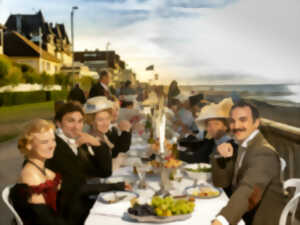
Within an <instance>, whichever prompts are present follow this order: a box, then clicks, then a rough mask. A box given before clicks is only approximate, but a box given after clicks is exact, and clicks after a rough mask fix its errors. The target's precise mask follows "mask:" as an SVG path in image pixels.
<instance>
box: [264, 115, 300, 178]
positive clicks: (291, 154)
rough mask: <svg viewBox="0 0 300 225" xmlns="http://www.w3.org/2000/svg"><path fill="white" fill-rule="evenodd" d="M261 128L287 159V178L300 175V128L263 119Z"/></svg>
mask: <svg viewBox="0 0 300 225" xmlns="http://www.w3.org/2000/svg"><path fill="white" fill-rule="evenodd" d="M260 130H261V131H262V133H263V134H264V136H265V138H266V139H267V140H268V141H269V142H270V144H271V145H273V146H274V147H275V148H276V150H277V151H278V152H279V154H280V156H281V157H283V158H284V159H285V160H286V162H287V169H286V171H285V179H288V178H293V177H300V128H297V127H293V126H289V125H286V124H283V123H279V122H275V121H272V120H268V119H262V125H261V127H260Z"/></svg>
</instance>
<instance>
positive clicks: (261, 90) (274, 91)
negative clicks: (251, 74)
mask: <svg viewBox="0 0 300 225" xmlns="http://www.w3.org/2000/svg"><path fill="white" fill-rule="evenodd" d="M179 88H180V89H181V90H182V92H183V94H186V95H192V94H193V93H199V92H201V91H225V92H229V93H235V94H242V93H244V94H245V93H246V94H247V98H252V99H257V100H263V101H267V102H272V103H276V102H277V104H290V105H293V104H295V106H297V105H298V106H300V84H241V85H237V84H234V85H228V84H224V85H221V84H218V85H180V86H179Z"/></svg>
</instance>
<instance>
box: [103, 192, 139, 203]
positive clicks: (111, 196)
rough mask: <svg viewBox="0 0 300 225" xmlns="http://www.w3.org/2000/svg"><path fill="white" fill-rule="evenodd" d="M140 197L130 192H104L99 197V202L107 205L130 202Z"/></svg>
mask: <svg viewBox="0 0 300 225" xmlns="http://www.w3.org/2000/svg"><path fill="white" fill-rule="evenodd" d="M138 196H139V195H138V194H137V193H134V192H129V191H111V192H103V193H101V194H100V195H99V200H100V201H101V202H104V203H107V204H113V203H117V202H120V201H130V200H131V199H133V198H135V197H136V198H137V197H138Z"/></svg>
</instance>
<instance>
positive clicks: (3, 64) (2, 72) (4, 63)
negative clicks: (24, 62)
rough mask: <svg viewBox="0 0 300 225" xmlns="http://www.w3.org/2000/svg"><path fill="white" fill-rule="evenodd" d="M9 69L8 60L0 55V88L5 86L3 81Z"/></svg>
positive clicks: (10, 66)
mask: <svg viewBox="0 0 300 225" xmlns="http://www.w3.org/2000/svg"><path fill="white" fill-rule="evenodd" d="M11 68H12V64H11V62H10V60H9V59H8V58H7V57H5V56H1V55H0V86H3V85H6V81H5V79H6V77H7V76H8V73H9V71H10V69H11Z"/></svg>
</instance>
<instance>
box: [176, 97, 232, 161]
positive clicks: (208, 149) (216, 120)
mask: <svg viewBox="0 0 300 225" xmlns="http://www.w3.org/2000/svg"><path fill="white" fill-rule="evenodd" d="M232 105H233V103H232V100H231V99H224V100H223V101H222V102H220V103H219V104H214V103H213V104H210V105H207V106H205V107H203V108H202V110H201V113H200V115H199V117H198V118H197V119H196V122H197V125H198V128H199V130H203V127H205V130H206V132H207V133H206V137H205V138H204V139H202V140H198V139H196V138H195V137H193V136H189V137H188V138H185V139H181V141H180V142H179V144H180V145H182V146H185V147H187V150H186V151H184V152H180V153H179V158H180V159H181V160H183V161H186V162H188V163H200V162H205V163H209V161H210V157H209V156H210V155H211V154H212V153H213V152H216V148H217V146H218V145H220V144H222V143H225V142H229V143H231V144H232V145H233V146H234V147H235V149H237V145H236V144H235V143H234V141H233V139H232V138H231V137H230V136H229V135H228V131H229V123H228V117H229V110H230V108H231V106H232Z"/></svg>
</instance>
